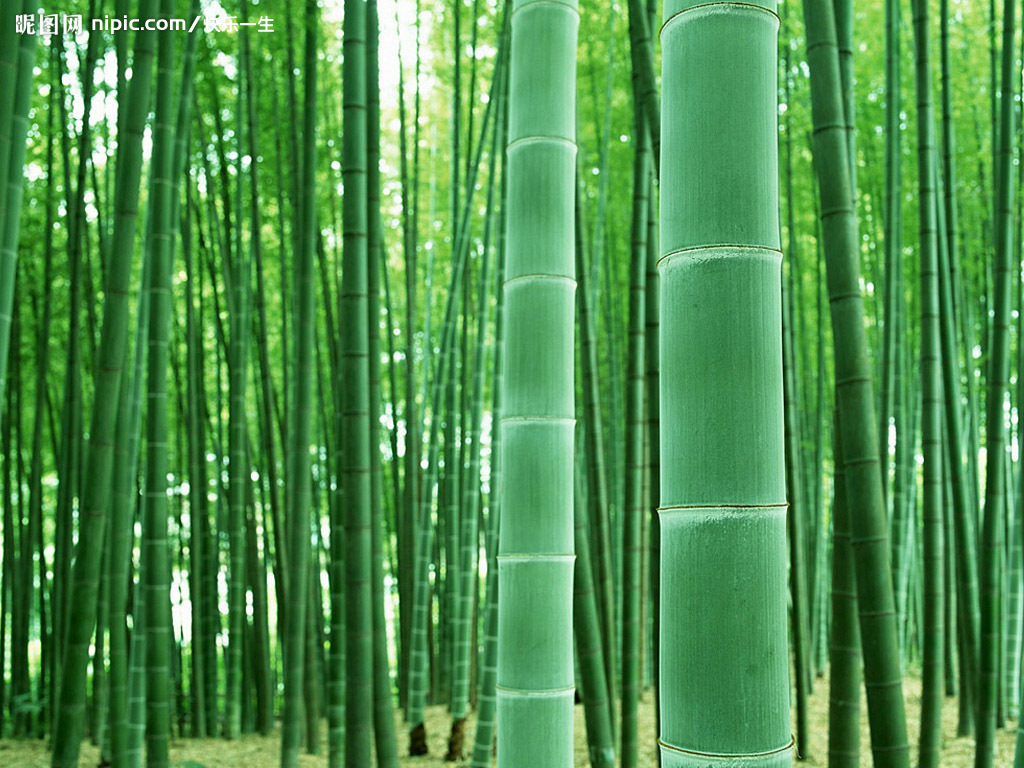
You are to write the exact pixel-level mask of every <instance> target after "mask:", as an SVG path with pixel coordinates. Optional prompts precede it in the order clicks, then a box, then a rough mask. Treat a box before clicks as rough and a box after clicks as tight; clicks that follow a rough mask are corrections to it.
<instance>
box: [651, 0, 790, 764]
mask: <svg viewBox="0 0 1024 768" xmlns="http://www.w3.org/2000/svg"><path fill="white" fill-rule="evenodd" d="M778 29H779V19H778V17H777V16H776V14H775V5H774V3H771V4H768V5H750V4H735V3H714V4H700V5H698V4H696V3H693V2H685V0H684V1H683V2H680V0H674V1H670V2H668V3H666V5H665V23H664V25H663V27H662V33H661V40H662V88H663V91H662V130H661V135H662V145H661V146H662V154H661V174H662V176H661V178H662V189H661V238H660V239H661V254H662V257H661V260H660V262H659V279H660V299H659V303H660V306H661V308H662V315H661V328H660V330H661V342H660V358H661V385H660V401H661V429H660V435H661V439H660V461H661V467H662V468H663V470H662V472H661V473H660V478H661V509H660V523H661V579H660V599H661V616H660V640H659V643H660V654H661V656H660V660H659V675H660V682H659V696H660V707H661V738H660V746H661V758H662V765H663V766H664V768H697V766H707V765H709V764H710V765H721V766H726V765H728V766H751V767H753V766H756V767H757V768H781V766H788V765H790V764H791V762H792V739H791V737H790V732H789V695H788V691H789V655H788V644H787V606H786V602H787V601H786V565H787V553H786V488H785V468H784V465H783V457H784V455H785V451H784V444H783V387H782V384H783V379H782V308H781V253H780V250H779V222H778V210H779V206H778V189H777V171H778V158H777V152H778V150H777V135H776V134H777V110H776V81H777V74H776V72H777V67H776V63H777V62H776V59H777V56H776V36H777V34H778ZM709 606H716V609H715V610H709V609H708V608H709ZM695 617H700V619H699V620H697V621H695ZM752 626H756V627H759V628H760V629H759V630H758V631H757V632H751V631H750V627H752Z"/></svg>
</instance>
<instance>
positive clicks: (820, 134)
mask: <svg viewBox="0 0 1024 768" xmlns="http://www.w3.org/2000/svg"><path fill="white" fill-rule="evenodd" d="M804 18H805V23H806V28H807V51H808V64H809V67H810V72H811V111H812V120H813V124H814V155H815V165H816V171H817V176H818V180H819V188H820V190H821V228H822V234H823V241H824V245H825V263H826V277H827V283H828V291H829V300H830V304H831V316H832V335H833V339H834V344H835V366H836V368H835V376H836V400H837V404H838V407H839V411H840V423H841V425H842V432H841V435H840V439H841V440H842V444H843V455H844V457H845V461H846V466H845V472H846V486H847V493H848V497H847V498H848V501H849V508H850V509H851V510H856V511H857V514H851V516H850V517H851V536H852V544H853V552H854V567H855V572H856V577H857V608H858V611H859V615H858V621H859V623H860V630H861V638H862V640H863V642H864V682H865V687H866V688H867V701H868V716H869V720H870V725H871V746H872V752H873V754H874V759H875V765H876V766H878V768H904V767H905V766H907V765H909V753H910V747H909V744H908V741H907V723H906V716H905V714H904V705H903V689H902V682H901V674H902V670H901V669H900V660H899V644H898V642H897V632H896V615H895V604H894V600H893V589H892V577H891V568H890V556H889V550H888V535H887V533H886V519H885V518H886V515H885V505H884V502H883V498H882V480H881V471H880V467H879V456H878V437H877V434H876V432H877V429H878V423H877V421H876V418H875V402H874V393H873V392H872V378H871V371H870V365H869V357H868V340H867V337H866V332H865V328H864V303H863V300H862V298H861V293H860V284H859V280H860V254H859V242H860V240H859V235H858V232H857V218H856V209H855V204H854V200H853V195H852V184H851V170H850V167H849V165H850V162H849V154H848V152H847V137H846V128H845V119H844V107H843V103H842V100H841V93H840V91H841V89H840V83H841V81H842V78H841V75H840V67H839V54H838V51H837V46H836V19H835V15H834V9H833V5H832V2H831V0H804Z"/></svg>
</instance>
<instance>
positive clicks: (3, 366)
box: [0, 0, 39, 402]
mask: <svg viewBox="0 0 1024 768" xmlns="http://www.w3.org/2000/svg"><path fill="white" fill-rule="evenodd" d="M18 7H19V6H18V4H17V2H16V0H14V1H12V2H9V3H7V8H8V9H9V10H5V12H4V13H3V23H4V25H5V26H6V29H4V31H3V32H2V33H0V34H2V35H3V36H4V39H3V42H4V48H5V51H4V53H2V54H0V75H3V76H2V77H0V110H3V111H2V112H0V114H2V115H3V117H2V118H0V158H2V159H0V210H2V211H3V218H2V219H0V402H3V395H4V378H5V376H6V373H7V355H8V350H9V348H10V343H11V316H12V313H13V308H12V307H13V305H14V282H15V274H16V271H17V258H18V234H19V232H20V227H21V198H22V193H23V191H24V187H25V174H24V173H23V172H22V171H23V167H24V164H25V150H26V143H25V139H26V137H27V135H28V128H29V122H28V118H29V105H30V102H31V97H32V69H33V66H34V64H35V58H36V41H37V40H38V37H37V36H36V35H27V34H26V35H21V37H20V39H19V40H17V43H15V37H14V30H15V19H14V18H13V17H14V15H15V10H16V9H17V8H18ZM38 7H39V0H22V3H21V6H20V9H21V10H20V12H21V13H22V14H27V15H29V16H32V17H35V15H36V9H37V8H38ZM4 70H7V71H6V72H4ZM15 72H17V74H15Z"/></svg>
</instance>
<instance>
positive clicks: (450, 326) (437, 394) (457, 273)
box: [406, 56, 502, 755]
mask: <svg viewBox="0 0 1024 768" xmlns="http://www.w3.org/2000/svg"><path fill="white" fill-rule="evenodd" d="M498 62H499V64H500V63H501V62H502V58H501V57H500V56H499V57H498ZM495 82H496V80H495V81H492V84H491V93H490V97H489V98H488V101H487V107H486V108H485V109H484V116H483V120H482V122H481V128H480V132H481V135H486V134H487V126H488V124H489V121H490V120H491V104H493V103H494V102H495V101H496V100H497V94H496V92H495V86H494V83H495ZM483 146H484V142H478V143H477V147H476V153H475V157H474V161H473V173H472V174H471V177H470V178H471V180H472V183H471V184H469V188H470V189H473V188H474V187H475V186H476V177H477V174H478V170H479V167H480V157H481V154H482V150H483ZM469 205H470V201H469V200H467V201H466V203H465V204H464V213H465V215H464V216H462V217H461V219H460V221H461V224H460V232H459V237H458V238H457V240H458V244H457V245H456V247H455V248H454V249H453V253H454V261H453V263H452V271H451V278H450V283H449V288H448V294H447V296H448V298H447V301H446V304H445V314H444V319H443V321H442V337H441V345H440V354H439V355H438V358H439V361H438V364H437V368H436V370H435V371H434V376H433V381H432V384H431V387H430V403H431V407H430V411H429V413H430V414H431V419H432V423H431V425H430V437H429V441H428V446H427V469H426V472H425V474H424V477H425V482H424V485H423V491H424V492H423V494H422V497H421V499H420V509H419V510H418V512H417V515H418V519H417V520H416V548H415V552H414V582H413V583H414V587H413V606H412V629H411V630H410V646H411V647H410V649H409V682H408V690H409V705H408V713H407V716H406V720H407V721H408V723H409V754H410V755H422V754H426V749H427V742H426V728H425V726H424V724H423V711H424V708H425V706H426V693H427V673H428V668H429V656H430V654H429V646H428V642H427V641H428V628H429V627H428V625H429V622H428V618H429V615H430V614H429V605H430V583H429V571H430V562H431V553H432V552H433V549H434V547H433V543H434V531H433V525H432V521H431V513H432V511H433V507H434V493H435V490H436V489H435V485H436V484H437V477H438V459H439V452H440V450H439V441H440V432H441V424H440V420H441V416H440V414H441V395H442V393H444V392H445V387H446V384H447V381H448V378H447V377H448V376H449V375H451V369H452V367H453V366H452V363H453V360H452V349H453V346H454V343H455V326H456V322H455V319H456V312H457V308H458V301H457V298H458V295H459V290H458V288H459V286H461V284H462V283H461V280H462V274H463V270H464V269H465V263H466V257H467V253H468V250H469V248H468V245H469V237H468V222H469V218H470V217H469V211H470V208H469ZM432 252H433V251H431V253H432ZM430 271H431V266H430V263H429V260H428V266H427V272H428V293H429V285H430V277H429V275H430ZM427 306H428V307H429V303H428V305H427ZM425 327H426V329H427V330H426V332H425V335H426V337H427V338H428V339H429V338H430V334H429V324H428V323H426V322H425ZM428 359H429V358H428ZM427 373H428V372H426V371H425V375H426V374H427ZM424 387H425V388H426V382H425V381H424Z"/></svg>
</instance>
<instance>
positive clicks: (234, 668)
mask: <svg viewBox="0 0 1024 768" xmlns="http://www.w3.org/2000/svg"><path fill="white" fill-rule="evenodd" d="M242 29H243V30H244V29H245V27H242ZM241 34H243V36H244V34H245V33H244V32H243V33H241ZM243 39H244V38H243ZM248 58H249V56H248V45H247V44H246V43H243V47H242V70H243V77H244V70H245V67H246V63H247V61H248ZM242 92H243V89H241V88H240V89H239V98H241V94H242ZM238 118H239V120H240V121H241V118H242V115H241V109H240V108H239V115H238ZM239 128H240V129H241V126H239ZM240 147H241V138H239V150H238V152H237V157H238V162H239V163H241V156H242V151H241V148H240ZM221 167H222V168H225V167H226V164H222V166H221ZM241 177H242V173H241V169H239V170H238V173H237V175H236V178H237V179H238V184H239V190H238V194H237V195H236V200H237V201H238V203H239V204H241V200H240V198H241ZM226 188H227V185H225V194H226ZM230 207H231V206H230V205H228V204H225V206H224V210H225V211H227V210H229V209H230ZM225 226H227V227H230V226H231V219H230V217H229V216H228V217H226V218H225ZM235 231H236V233H237V234H236V237H237V242H235V243H233V244H232V245H233V247H228V248H225V250H224V252H223V255H224V258H225V261H226V263H225V265H224V266H225V269H224V272H225V274H227V275H229V276H230V280H229V282H228V288H229V291H230V292H229V297H230V301H229V315H228V317H229V322H230V330H229V347H228V409H229V410H228V455H229V459H228V493H229V499H228V520H227V532H228V575H227V582H228V648H227V652H226V654H225V655H226V667H227V669H226V677H227V691H226V693H225V701H224V710H225V711H224V736H225V737H226V738H228V739H237V738H238V737H239V736H240V735H241V732H242V713H241V705H242V674H243V670H242V637H243V633H244V632H245V625H246V604H245V600H246V598H245V592H246V590H245V578H246V553H245V506H246V503H245V500H246V492H247V488H248V486H249V484H250V473H251V470H250V467H249V463H248V461H247V447H248V441H249V438H248V426H247V424H246V421H247V408H246V388H247V384H248V380H249V377H248V358H249V339H250V338H251V336H252V320H251V317H250V300H249V284H250V281H251V264H252V262H251V259H250V254H249V252H248V251H245V252H244V253H243V249H242V244H241V239H242V235H241V232H242V222H241V221H240V220H239V221H237V222H236V230H235ZM225 242H226V243H230V242H231V238H230V236H226V237H225Z"/></svg>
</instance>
